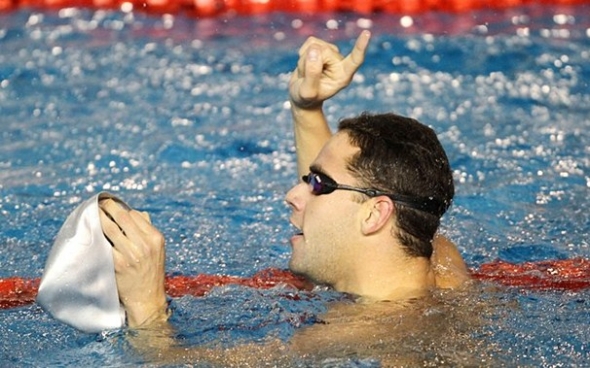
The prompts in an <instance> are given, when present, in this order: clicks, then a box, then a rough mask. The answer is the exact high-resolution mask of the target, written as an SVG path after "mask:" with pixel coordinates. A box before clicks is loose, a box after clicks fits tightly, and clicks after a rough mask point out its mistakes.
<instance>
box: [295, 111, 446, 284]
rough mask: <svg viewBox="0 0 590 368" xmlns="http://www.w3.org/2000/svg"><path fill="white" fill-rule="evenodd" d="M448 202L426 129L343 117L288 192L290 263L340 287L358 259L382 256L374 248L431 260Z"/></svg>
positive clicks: (398, 121) (401, 121) (440, 158)
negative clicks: (307, 172) (293, 231)
mask: <svg viewBox="0 0 590 368" xmlns="http://www.w3.org/2000/svg"><path fill="white" fill-rule="evenodd" d="M365 189H369V190H373V192H371V191H366V190H365ZM363 192H364V193H363ZM400 195H401V196H404V197H403V198H402V200H399V198H398V197H397V196H400ZM452 197H453V181H452V177H451V172H450V168H449V164H448V160H447V157H446V155H445V153H444V150H443V149H442V147H441V145H440V143H439V142H438V139H437V138H436V135H435V134H434V132H433V131H432V130H431V129H429V128H427V127H425V126H424V125H422V124H420V123H418V122H417V121H415V120H412V119H408V118H404V117H401V116H397V115H393V114H384V115H368V114H363V115H361V116H359V117H356V118H354V119H346V120H343V121H342V122H341V124H340V127H339V131H338V132H337V133H336V134H335V135H333V136H332V138H330V140H328V142H327V143H326V144H325V145H324V147H323V148H322V150H321V151H320V153H319V154H318V156H317V157H316V159H315V160H314V161H313V163H312V164H311V167H310V175H308V176H306V177H304V181H303V182H301V183H299V184H298V185H296V186H295V187H293V189H291V190H290V191H289V192H288V193H287V197H286V200H287V202H288V203H289V204H290V205H291V207H292V209H293V212H292V216H291V222H292V223H293V224H294V225H295V226H296V227H297V228H299V229H300V230H301V233H300V234H297V235H295V236H294V237H293V238H292V239H291V243H292V246H293V253H292V256H291V260H290V263H289V266H290V268H291V270H292V271H294V272H296V273H300V274H303V275H305V276H306V277H308V278H310V279H311V280H312V281H314V282H316V283H324V284H329V285H332V286H335V287H336V288H337V289H345V288H339V287H338V284H339V283H340V284H341V283H343V282H345V281H346V280H351V279H355V277H354V275H353V273H354V272H356V271H355V270H359V265H360V264H361V262H360V258H361V257H368V258H371V257H373V258H374V257H380V256H382V254H381V255H379V254H378V253H375V252H376V249H377V248H376V247H383V248H384V249H390V250H394V248H395V245H394V244H401V247H402V249H400V252H401V254H400V255H401V256H407V257H417V256H419V257H430V255H431V253H432V244H431V241H432V238H433V236H434V234H435V232H436V229H437V227H438V225H439V222H440V216H441V215H442V213H443V212H444V211H445V210H446V208H447V207H448V204H449V203H450V202H451V200H452ZM436 203H440V205H436ZM433 204H434V205H433ZM416 208H419V209H416ZM428 211H430V212H435V214H432V213H429V212H428ZM363 263H364V262H363Z"/></svg>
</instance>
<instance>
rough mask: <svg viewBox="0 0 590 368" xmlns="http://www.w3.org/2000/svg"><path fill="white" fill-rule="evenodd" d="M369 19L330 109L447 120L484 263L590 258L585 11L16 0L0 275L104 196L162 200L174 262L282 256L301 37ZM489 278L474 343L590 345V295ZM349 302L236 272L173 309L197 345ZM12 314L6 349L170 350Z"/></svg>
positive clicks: (0, 92)
mask: <svg viewBox="0 0 590 368" xmlns="http://www.w3.org/2000/svg"><path fill="white" fill-rule="evenodd" d="M366 27H368V28H370V29H371V30H372V32H373V34H374V37H373V40H372V42H371V45H370V48H369V50H368V56H367V60H366V63H365V65H364V66H363V67H362V69H361V71H360V72H359V73H358V75H357V77H356V78H355V80H354V81H353V83H352V86H351V87H350V88H349V89H347V90H345V91H343V92H342V93H341V94H340V95H339V96H337V97H336V98H334V99H333V100H332V101H330V102H329V103H327V105H326V111H327V113H328V116H329V119H330V121H331V122H332V123H333V124H334V126H335V124H336V122H337V121H338V119H340V118H342V117H345V116H350V115H354V114H357V113H359V112H361V111H363V110H368V111H374V112H378V111H379V112H382V111H396V112H398V113H401V114H405V115H409V116H412V117H415V118H417V119H419V120H420V121H422V122H424V123H427V124H429V125H431V126H433V127H434V128H435V130H436V131H437V132H438V133H439V137H440V139H441V141H442V143H443V145H444V147H445V149H446V150H447V152H448V155H449V159H450V160H451V165H452V167H453V169H454V176H455V180H456V189H457V195H456V199H455V202H454V205H453V207H452V209H451V210H450V212H448V213H447V214H446V215H445V217H444V219H443V230H442V231H443V233H445V234H446V235H447V236H449V237H450V238H451V239H452V240H453V241H455V242H456V243H457V244H458V246H459V248H460V250H461V252H462V253H463V255H464V257H465V259H466V261H467V263H468V264H469V266H470V267H475V268H476V267H477V266H478V265H480V264H482V263H485V262H490V261H493V260H495V259H503V260H506V261H510V262H522V261H531V260H543V259H563V258H572V257H585V258H590V249H589V243H590V241H589V238H588V234H589V233H590V212H589V211H588V210H587V205H588V197H589V196H588V194H589V188H590V84H589V83H590V82H589V81H590V9H589V8H588V6H577V7H560V8H557V7H543V8H542V9H541V8H540V7H522V8H514V9H511V10H505V11H478V12H475V13H465V14H461V15H449V14H436V13H430V14H424V15H418V16H414V17H412V18H410V17H398V16H392V15H383V14H381V15H379V14H377V15H374V16H370V17H367V16H358V15H353V14H321V15H315V16H301V15H295V14H268V15H263V16H259V17H244V18H240V17H233V16H224V17H219V18H214V19H199V20H197V19H194V18H189V17H183V16H170V15H166V16H156V15H146V14H141V13H126V12H112V11H88V10H74V9H65V10H62V11H59V12H57V11H56V12H37V11H32V10H20V11H17V12H13V13H8V14H0V219H1V220H0V221H1V226H0V277H8V276H21V277H27V278H29V277H30V278H32V277H39V276H40V275H41V273H42V270H43V267H44V263H45V259H46V257H47V255H48V252H49V249H50V247H51V245H52V241H53V239H54V237H55V235H56V234H57V231H58V229H59V227H60V226H61V224H62V222H63V221H64V219H65V217H66V216H67V214H68V213H69V212H70V211H71V210H72V209H73V208H74V207H75V206H76V205H77V204H79V203H80V202H81V201H82V200H84V199H86V198H88V197H90V196H91V195H93V194H95V193H96V192H98V191H102V190H106V191H110V192H113V193H116V194H117V195H119V196H120V197H122V198H123V199H124V200H125V201H126V202H128V203H129V204H130V205H132V206H134V207H137V208H139V209H141V210H144V211H148V212H149V213H150V214H151V217H152V220H153V222H154V223H155V224H156V225H157V226H158V227H159V228H160V229H161V230H162V232H163V233H164V234H165V236H166V239H167V256H168V258H167V269H168V271H169V272H170V273H171V274H187V275H193V274H197V273H209V274H228V275H238V276H249V275H252V274H254V273H255V272H256V271H258V270H260V269H264V268H267V267H278V268H285V267H286V265H287V261H288V258H289V250H290V249H289V244H288V239H289V237H290V236H291V234H292V233H293V231H294V229H293V228H292V227H291V226H290V225H289V223H288V217H289V210H288V208H287V206H286V205H285V204H284V194H285V193H286V191H287V190H288V189H289V188H290V187H291V186H292V185H293V184H294V183H296V180H297V178H296V166H295V157H294V149H293V145H292V138H293V137H292V132H291V125H290V124H291V123H290V113H289V110H288V106H287V83H288V78H289V73H290V71H291V70H292V69H293V68H294V66H295V64H296V61H297V49H298V47H299V46H300V45H301V44H302V43H303V41H304V40H305V38H306V37H307V36H308V35H312V34H313V35H317V36H319V37H322V38H328V39H330V40H332V41H333V42H336V43H337V44H338V45H339V46H340V48H341V49H342V50H345V51H347V50H350V47H351V40H352V39H354V38H355V37H356V36H357V35H358V33H359V32H360V30H361V29H362V28H366ZM285 294H289V295H290V297H288V298H286V297H285ZM476 294H477V295H473V296H470V298H478V299H482V300H486V299H489V300H493V302H491V303H489V305H490V309H485V311H483V310H482V311H481V313H482V318H483V319H485V321H487V323H485V326H484V327H482V328H481V329H479V330H478V332H477V333H474V334H473V335H472V336H471V337H472V338H473V339H474V340H476V341H485V343H486V344H489V345H490V346H491V345H493V346H494V347H495V351H497V353H496V355H497V356H496V358H499V359H500V361H501V362H503V363H501V365H502V364H503V365H506V366H530V367H557V366H584V365H587V364H588V361H590V346H589V344H590V329H589V328H588V326H589V325H590V313H588V310H589V306H588V303H589V297H590V291H587V290H585V291H579V292H562V291H553V292H551V291H549V292H535V291H526V290H518V289H500V290H488V289H485V290H482V291H481V293H476ZM339 298H340V296H339V295H338V294H336V293H334V292H331V291H328V290H323V291H318V292H316V293H308V292H294V291H292V290H285V289H281V288H278V289H271V290H265V291H261V290H254V289H249V288H246V287H239V286H231V287H224V288H219V289H216V290H214V291H213V292H211V293H210V294H209V295H207V296H205V297H202V298H193V297H183V298H180V299H176V300H174V301H173V302H172V306H173V308H174V310H175V314H174V318H173V322H174V323H176V324H177V325H178V326H181V327H180V330H179V334H180V335H181V336H182V337H183V338H184V339H185V341H187V343H189V344H194V345H197V344H204V343H210V342H212V341H218V342H221V343H222V344H225V343H227V344H231V343H235V342H236V341H245V342H256V341H261V340H263V339H264V338H265V336H268V335H272V336H277V337H278V338H280V339H282V340H288V339H289V338H290V337H291V336H292V335H293V334H294V332H295V331H296V330H297V329H298V328H299V327H300V326H302V325H311V324H312V323H313V322H314V321H315V319H316V317H317V316H319V315H321V314H322V313H323V312H325V311H326V308H327V304H328V303H329V302H332V301H334V300H337V299H339ZM468 298H469V297H468ZM459 307H460V305H458V306H457V308H459ZM0 313H1V314H2V317H1V318H0V341H1V342H0V354H1V355H0V365H4V366H11V367H13V366H64V367H70V366H71V367H78V366H112V367H115V366H137V365H145V366H153V365H157V363H146V362H144V361H143V360H142V359H141V357H137V356H135V355H134V354H133V353H131V352H130V350H129V347H128V346H127V344H126V343H125V339H122V338H121V336H122V334H123V332H122V331H111V332H106V333H103V334H99V335H92V334H90V335H89V334H83V333H80V332H77V331H75V330H73V329H72V328H70V327H67V326H64V325H61V324H59V323H57V322H55V321H54V320H52V319H51V318H50V317H49V316H48V315H47V314H46V313H45V312H44V311H43V310H42V309H41V308H40V307H39V306H37V305H30V306H26V307H21V308H15V309H10V310H1V311H0ZM415 344H417V345H418V347H420V345H419V344H420V343H419V342H416V343H415ZM424 349H425V350H426V349H427V347H424ZM451 349H452V347H451ZM455 349H457V350H456V351H451V352H450V353H449V354H448V355H447V356H446V359H447V360H446V361H445V362H442V361H440V360H438V361H437V360H432V361H429V362H428V357H429V355H428V354H427V353H426V352H425V353H424V354H425V355H424V361H425V363H424V365H425V366H432V365H434V366H436V365H445V364H448V365H449V366H457V365H461V364H460V362H462V361H463V360H461V359H462V358H461V357H462V356H465V355H469V353H470V352H469V351H468V350H461V348H460V347H456V348H455ZM453 359H454V360H453ZM436 362H438V363H436ZM299 363H300V365H301V366H379V362H378V360H375V359H370V358H369V359H367V358H358V357H348V356H338V355H334V356H332V357H330V356H328V357H317V358H316V359H314V357H310V358H306V359H302V360H301V361H300V362H299ZM443 363H444V364H443ZM150 364H153V365H150ZM479 365H481V366H486V365H490V364H489V361H488V363H486V361H485V360H482V361H480V364H479Z"/></svg>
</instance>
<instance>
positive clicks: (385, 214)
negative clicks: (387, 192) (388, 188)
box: [361, 196, 395, 235]
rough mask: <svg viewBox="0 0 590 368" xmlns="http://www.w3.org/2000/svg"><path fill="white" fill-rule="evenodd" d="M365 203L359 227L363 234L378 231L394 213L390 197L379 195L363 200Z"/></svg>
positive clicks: (387, 222)
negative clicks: (365, 206) (364, 210)
mask: <svg viewBox="0 0 590 368" xmlns="http://www.w3.org/2000/svg"><path fill="white" fill-rule="evenodd" d="M365 204H366V205H367V208H366V212H365V215H364V218H363V222H362V225H361V229H362V232H363V234H364V235H370V234H373V233H376V232H378V231H379V230H381V229H382V228H383V227H384V226H386V225H387V224H389V222H390V220H391V218H392V217H393V215H394V213H395V206H394V205H393V201H392V200H391V198H389V197H386V196H379V197H374V198H371V199H370V200H369V201H367V202H365Z"/></svg>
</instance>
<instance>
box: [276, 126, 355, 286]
mask: <svg viewBox="0 0 590 368" xmlns="http://www.w3.org/2000/svg"><path fill="white" fill-rule="evenodd" d="M358 150H359V148H358V147H354V146H352V145H351V144H350V143H349V140H348V136H347V135H346V133H342V132H340V133H337V134H335V135H334V136H333V137H332V138H331V139H330V140H329V141H328V142H327V143H326V145H325V146H324V147H323V149H322V150H321V152H320V153H319V155H318V156H317V158H316V159H315V160H314V162H313V163H312V165H311V170H312V171H316V172H320V173H322V174H325V175H327V176H329V177H331V178H332V179H334V180H335V181H336V182H337V183H339V184H348V185H353V186H355V185H357V181H356V180H355V179H354V178H353V177H352V175H351V174H350V173H349V172H348V170H347V169H346V163H347V160H348V159H349V158H350V157H352V155H354V154H355V153H356V152H358ZM355 197H358V194H356V193H353V192H349V191H344V190H336V191H334V192H332V193H330V194H326V195H315V194H313V193H312V190H311V186H310V185H309V184H307V183H303V182H300V183H299V184H297V185H295V186H294V187H293V188H292V189H291V190H290V191H289V192H288V193H287V196H286V201H287V203H289V205H290V206H291V209H292V214H291V219H290V221H291V223H292V224H293V225H294V226H295V227H297V228H298V229H299V230H300V232H299V233H298V234H296V235H294V236H293V237H292V238H291V245H292V247H293V253H292V255H291V260H290V262H289V268H290V269H291V271H293V272H295V273H298V274H301V275H304V276H306V277H307V278H308V279H310V280H311V281H313V282H315V283H318V284H327V285H330V286H333V287H335V288H336V289H338V287H337V285H338V284H341V283H343V282H346V279H347V278H348V277H349V276H351V275H350V272H351V269H352V267H351V265H352V264H353V263H354V262H355V254H357V253H356V252H357V251H356V249H357V247H358V245H359V244H358V243H359V240H360V234H361V231H360V220H359V216H360V211H359V209H360V206H361V205H362V204H361V203H360V202H359V201H358V200H357V201H355Z"/></svg>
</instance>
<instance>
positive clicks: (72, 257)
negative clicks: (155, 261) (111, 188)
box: [37, 192, 128, 332]
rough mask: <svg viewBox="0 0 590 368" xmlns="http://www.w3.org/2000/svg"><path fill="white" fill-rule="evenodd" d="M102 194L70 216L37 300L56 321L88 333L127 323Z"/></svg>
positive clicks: (49, 259) (113, 197) (48, 266)
mask: <svg viewBox="0 0 590 368" xmlns="http://www.w3.org/2000/svg"><path fill="white" fill-rule="evenodd" d="M105 198H112V199H114V200H116V201H118V202H119V203H121V204H122V205H123V206H125V207H128V206H127V205H126V204H125V203H124V202H122V201H121V200H120V199H118V198H116V197H115V196H113V195H111V194H109V193H106V192H102V193H99V194H97V195H95V196H93V197H92V198H90V199H88V200H87V201H85V202H83V203H82V204H80V205H79V206H78V207H77V208H76V209H75V210H74V211H73V212H72V213H71V214H70V215H69V216H68V218H67V219H66V222H65V223H64V224H63V226H62V227H61V229H60V230H59V233H58V234H57V238H56V240H55V242H54V244H53V247H52V248H51V251H50V253H49V257H48V258H47V262H46V264H45V270H44V272H43V277H42V278H41V284H40V286H39V292H38V294H37V303H39V305H41V307H43V309H45V310H46V311H47V312H48V313H49V314H51V315H52V316H53V317H54V318H55V319H57V320H59V321H61V322H64V323H66V324H68V325H70V326H73V327H75V328H77V329H79V330H81V331H84V332H100V331H103V330H108V329H116V328H120V327H122V326H123V325H124V324H125V311H124V309H123V307H122V306H121V305H120V303H119V294H118V292H117V283H116V280H115V266H114V263H113V250H112V247H111V244H110V243H109V241H108V240H107V239H106V237H105V236H104V234H103V232H102V227H101V224H100V217H99V208H98V202H99V200H101V199H105Z"/></svg>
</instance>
